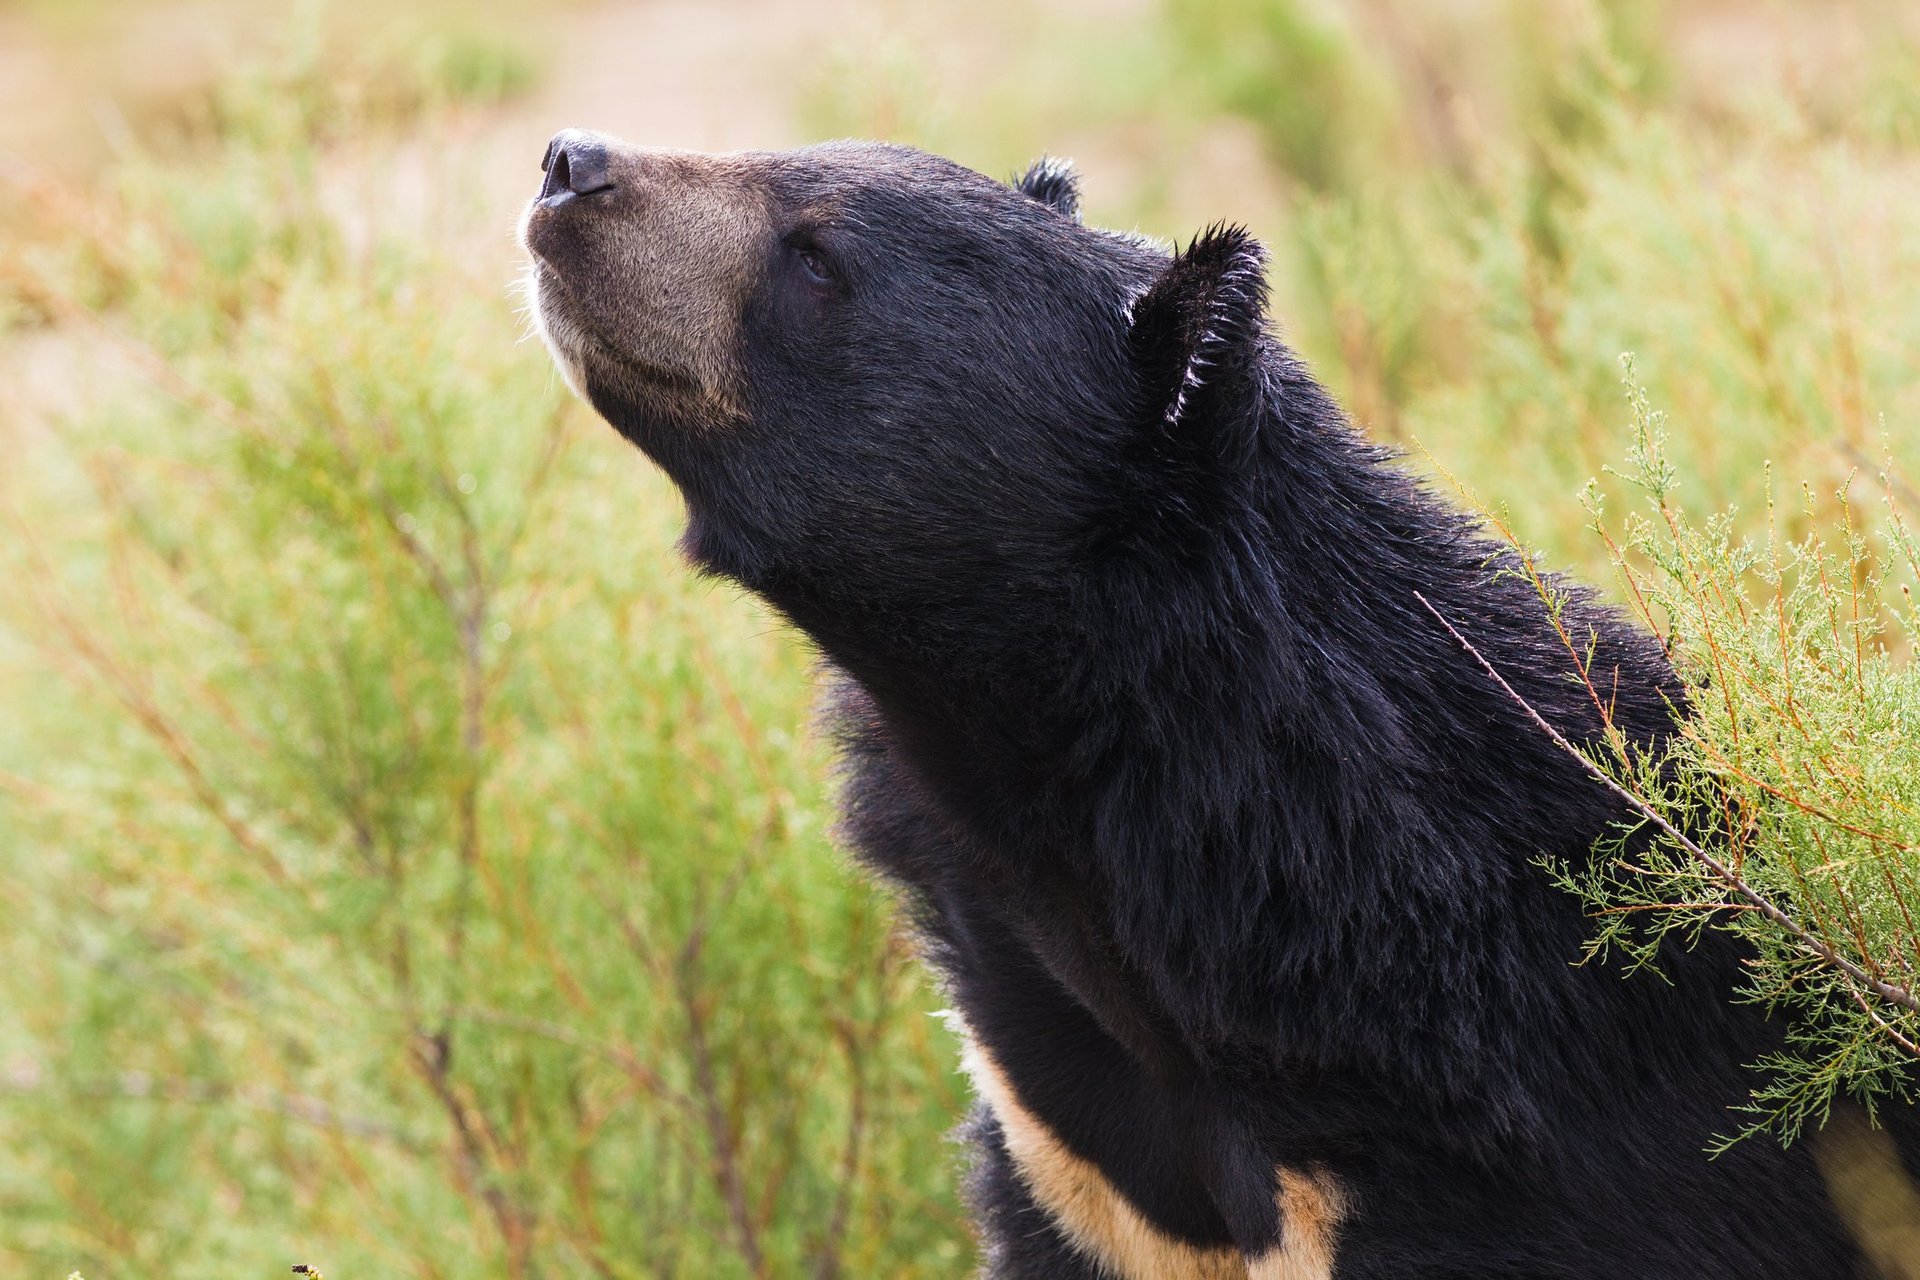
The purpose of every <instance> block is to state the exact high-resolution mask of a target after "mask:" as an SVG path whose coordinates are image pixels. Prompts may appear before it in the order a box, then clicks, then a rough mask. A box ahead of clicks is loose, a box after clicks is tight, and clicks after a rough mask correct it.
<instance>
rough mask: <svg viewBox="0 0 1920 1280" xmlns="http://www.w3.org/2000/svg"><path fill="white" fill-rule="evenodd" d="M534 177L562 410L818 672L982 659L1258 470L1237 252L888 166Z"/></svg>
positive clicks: (849, 157)
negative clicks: (1008, 632)
mask: <svg viewBox="0 0 1920 1280" xmlns="http://www.w3.org/2000/svg"><path fill="white" fill-rule="evenodd" d="M543 168H544V171H545V175H546V176H545V180H544V182H543V184H542V186H541V189H540V193H539V195H538V196H537V197H536V198H535V199H534V200H533V201H532V202H531V204H530V205H529V206H528V208H527V211H526V214H525V217H524V219H523V222H522V237H523V239H524V241H525V244H526V247H527V249H528V251H529V253H530V256H531V260H532V265H531V268H530V272H529V279H530V284H531V291H532V294H533V310H534V312H535V315H536V323H537V324H538V326H539V328H540V330H541V332H542V334H543V335H544V337H545V338H546V340H547V342H548V344H549V346H550V347H551V348H552V350H553V352H554V354H555V357H556V358H557V360H558V362H559V364H560V366H561V368H562V370H563V371H564V372H565V375H566V377H567V379H568V381H569V383H570V384H571V385H572V387H573V388H574V389H575V390H576V391H577V392H578V393H579V394H580V395H582V396H583V397H585V398H586V399H587V400H589V401H590V402H591V403H592V404H593V406H594V407H595V408H596V409H597V410H598V411H599V412H600V413H601V414H602V415H604V416H605V417H606V418H607V419H608V421H610V422H611V423H612V424H613V425H614V426H615V427H616V428H618V429H619V430H620V432H621V433H622V434H624V435H625V436H626V437H627V438H629V439H630V440H632V441H633V442H634V443H635V444H637V445H639V446H640V447H641V448H642V449H643V450H645V451H646V452H647V453H648V454H649V455H650V456H651V457H652V458H654V460H655V461H657V462H658V463H659V464H660V465H661V466H662V467H663V468H664V469H665V470H666V471H667V472H668V474H669V475H670V476H671V477H672V478H673V480H674V481H675V482H676V483H677V484H678V485H679V487H680V488H681V490H682V491H683V493H684V494H685V496H686V498H687V503H688V513H689V525H688V532H687V537H686V539H685V543H684V545H685V547H686V549H687V550H688V552H689V553H690V554H691V555H692V557H693V558H694V559H695V560H696V561H697V562H699V563H701V564H703V565H704V566H706V567H707V568H709V569H711V570H714V571H717V572H720V573H723V574H725V575H727V576H730V577H733V578H735V579H737V580H739V581H741V582H742V583H744V584H745V585H747V586H749V587H751V588H753V589H755V590H758V591H759V592H761V593H762V594H764V595H766V596H767V597H768V598H770V599H771V600H772V601H773V602H774V603H775V604H776V605H778V606H779V607H781V608H782V609H784V610H785V611H786V612H788V613H789V614H790V615H792V616H794V617H795V619H796V620H797V621H799V622H801V624H802V625H803V626H805V627H806V628H807V629H808V630H809V631H811V632H813V633H814V634H815V636H816V638H819V639H821V640H823V641H826V642H828V648H829V649H830V650H833V649H836V648H838V647H840V646H838V645H836V644H835V643H834V641H835V640H836V639H837V638H839V637H838V636H837V635H836V633H837V632H840V631H843V630H844V631H847V632H848V635H847V636H846V637H845V639H846V643H847V644H849V645H856V646H857V645H858V644H860V643H863V642H871V641H873V640H874V637H875V635H876V633H877V632H883V631H885V630H886V629H887V628H889V627H892V628H893V629H894V631H895V632H897V633H900V634H902V635H904V633H905V632H906V631H909V630H911V629H912V628H913V626H914V625H922V626H937V625H938V623H937V618H938V616H939V615H941V614H942V612H943V611H944V612H945V613H947V614H951V612H952V611H953V610H956V609H961V610H971V611H973V612H975V613H976V614H977V615H979V616H976V617H973V618H971V619H969V620H967V621H966V622H964V623H962V622H957V621H955V622H952V626H951V630H952V632H953V633H954V634H965V635H966V636H968V637H969V640H970V642H971V643H978V642H979V640H980V638H981V637H982V636H983V635H989V634H992V631H993V628H990V627H983V626H982V625H980V624H981V622H982V621H983V620H993V619H997V620H999V621H1000V622H1002V623H1004V622H1006V621H1008V620H1010V619H1015V618H1020V617H1022V616H1023V615H1026V616H1028V617H1032V616H1038V614H1039V613H1042V612H1044V611H1045V610H1046V609H1048V608H1052V607H1055V606H1057V605H1058V604H1059V603H1060V597H1061V596H1062V594H1063V593H1068V594H1070V593H1071V592H1072V591H1073V589H1074V588H1073V583H1074V581H1075V580H1076V578H1077V577H1079V576H1081V575H1082V574H1083V573H1084V572H1086V571H1087V570H1088V569H1089V567H1090V566H1093V565H1097V564H1098V563H1099V562H1100V561H1101V559H1102V558H1103V557H1107V556H1109V555H1110V554H1113V553H1114V552H1115V551H1116V549H1124V548H1125V547H1126V546H1127V545H1129V544H1136V543H1140V542H1142V541H1143V540H1145V541H1153V542H1155V543H1160V542H1163V541H1165V540H1166V539H1169V538H1171V539H1174V540H1175V541H1177V540H1178V539H1180V538H1181V537H1182V536H1184V535H1183V531H1189V530H1190V529H1191V528H1193V527H1197V526H1198V525H1200V524H1203V523H1204V522H1205V520H1206V519H1207V512H1208V511H1209V510H1210V509H1212V508H1217V507H1218V506H1219V503H1218V501H1217V500H1216V499H1217V498H1218V497H1219V495H1220V494H1221V493H1222V492H1225V491H1226V490H1229V489H1231V487H1232V486H1233V485H1235V484H1236V483H1238V482H1239V481H1238V478H1239V477H1240V476H1241V475H1242V474H1243V473H1244V472H1245V471H1246V470H1247V469H1248V462H1249V450H1250V448H1251V441H1252V438H1253V436H1254V435H1255V434H1256V419H1257V417H1258V410H1257V402H1258V400H1259V394H1260V383H1261V378H1262V370H1263V368H1266V367H1269V362H1264V361H1263V358H1262V352H1263V347H1264V345H1265V344H1266V343H1267V341H1268V339H1267V338H1266V336H1265V322H1264V315H1263V311H1264V283H1263V275H1262V255H1261V250H1260V248H1259V246H1258V245H1256V244H1255V243H1254V242H1253V241H1252V240H1251V239H1249V238H1248V237H1247V236H1246V235H1245V233H1244V232H1242V231H1239V230H1237V229H1233V228H1218V229H1215V230H1214V231H1212V232H1210V233H1208V234H1206V235H1205V236H1203V237H1201V238H1200V239H1198V240H1196V241H1195V242H1194V243H1193V244H1192V245H1191V246H1190V247H1189V248H1188V250H1187V251H1186V252H1184V253H1179V254H1169V252H1168V251H1167V250H1166V249H1164V248H1160V247H1157V246H1155V245H1153V244H1151V243H1149V242H1147V241H1145V240H1143V239H1142V238H1140V237H1138V236H1133V235H1120V234H1113V233H1109V232H1104V231H1099V230H1095V229H1092V228H1089V227H1086V226H1084V225H1082V224H1081V222H1080V221H1079V217H1078V209H1077V203H1078V196H1077V192H1076V190H1075V186H1074V181H1073V178H1072V175H1071V174H1070V173H1069V172H1068V171H1067V170H1066V169H1065V168H1064V167H1062V166H1059V165H1057V164H1053V163H1049V162H1042V163H1040V164H1037V165H1035V166H1034V167H1033V168H1032V169H1031V170H1030V171H1029V172H1028V173H1027V174H1026V175H1025V176H1024V177H1023V178H1021V179H1020V180H1019V181H1017V182H1015V183H1013V184H1011V185H1009V184H1005V183H1001V182H997V181H994V180H992V179H990V178H986V177H983V176H982V175H980V174H977V173H974V172H972V171H970V170H967V169H965V168H962V167H960V166H959V165H956V164H953V163H951V162H949V161H946V160H942V159H940V158H938V157H935V156H931V155H927V154H924V153H922V152H919V151H915V150H912V149H910V148H907V147H901V146H890V145H879V144H866V143H844V142H843V143H831V144H826V145H822V146H814V147H808V148H804V149H802V150H797V151H790V152H738V153H732V154H725V155H706V154H699V153H693V152H684V151H665V150H653V149H647V148H640V147H633V146H628V145H625V144H623V143H621V142H619V141H617V140H615V139H613V138H609V137H606V136H603V135H599V134H592V133H587V132H583V131H576V130H569V131H567V132H564V133H562V134H560V135H559V136H558V137H556V138H555V139H554V140H553V142H552V144H551V145H550V146H549V148H548V151H547V156H546V159H545V162H544V165H543ZM1030 610H1031V612H1030ZM986 615H992V617H991V619H989V618H987V617H986ZM850 618H857V619H858V621H857V623H850V622H849V619H850ZM919 639H920V641H921V642H923V643H928V642H933V641H932V638H931V637H930V636H929V635H926V634H922V635H921V636H920V637H919ZM836 656H840V657H842V659H843V660H845V659H846V658H847V657H848V656H849V655H846V654H836Z"/></svg>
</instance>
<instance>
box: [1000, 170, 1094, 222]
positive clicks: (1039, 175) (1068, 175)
mask: <svg viewBox="0 0 1920 1280" xmlns="http://www.w3.org/2000/svg"><path fill="white" fill-rule="evenodd" d="M1013 186H1014V190H1016V191H1018V192H1020V193H1021V194H1022V195H1025V196H1027V197H1028V198H1030V199H1033V200H1038V201H1039V202H1040V203H1041V204H1044V205H1046V206H1047V207H1048V208H1050V209H1052V210H1053V211H1054V212H1055V213H1061V214H1065V215H1066V216H1067V217H1069V218H1073V219H1075V220H1076V221H1077V220H1078V219H1079V217H1080V179H1079V178H1078V177H1077V176H1075V174H1074V172H1073V166H1072V165H1071V164H1068V163H1067V162H1066V161H1065V160H1056V159H1054V158H1053V157H1052V156H1042V157H1040V158H1039V159H1038V160H1035V161H1034V162H1033V163H1032V164H1030V165H1028V166H1027V171H1026V172H1025V173H1023V174H1021V175H1020V177H1019V178H1017V179H1015V180H1014V184H1013Z"/></svg>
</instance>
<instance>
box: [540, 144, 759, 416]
mask: <svg viewBox="0 0 1920 1280" xmlns="http://www.w3.org/2000/svg"><path fill="white" fill-rule="evenodd" d="M578 136H590V137H591V138H592V139H593V140H594V141H597V142H600V143H602V144H604V145H605V146H606V148H607V171H608V177H609V178H610V179H611V181H612V183H613V186H612V189H611V190H608V191H601V192H597V193H594V194H592V195H586V196H575V195H572V194H571V193H566V194H563V195H562V196H560V197H559V198H557V199H552V200H541V199H536V200H534V201H533V202H531V203H530V204H529V205H528V206H527V210H526V213H525V214H524V215H523V217H522V219H521V224H520V238H521V242H522V244H523V245H524V246H525V247H526V249H527V252H528V254H529V255H530V257H531V266H530V268H529V271H528V290H529V293H530V295H531V297H530V302H531V304H532V313H533V317H534V323H535V325H536V326H537V327H538V329H539V331H540V334H541V336H542V337H543V338H544V339H545V340H546V342H547V345H548V346H549V347H550V348H551V349H552V350H553V354H554V357H555V359H556V360H557V361H558V362H559V364H560V367H561V368H562V370H564V371H565V373H566V375H567V378H568V381H569V382H570V383H571V384H572V386H573V388H574V390H575V391H576V392H579V393H581V394H582V395H585V394H587V392H588V388H589V386H590V385H591V386H595V387H605V388H609V389H612V390H614V391H616V392H617V393H619V394H622V395H625V396H629V397H633V398H637V399H640V400H642V401H644V402H648V403H652V404H655V405H660V406H662V407H672V408H675V409H678V410H680V411H682V412H683V413H687V414H689V415H691V416H695V417H698V418H700V419H702V420H709V421H710V420H723V419H725V418H727V417H730V416H733V415H734V414H735V413H736V412H737V405H738V401H739V388H740V378H741V375H740V358H739V332H740V320H741V312H742V308H743V307H744V305H745V302H746V299H747V297H748V296H749V294H750V293H751V291H752V289H753V287H754V285H755V284H756V282H757V281H758V278H759V276H760V273H761V272H762V271H763V270H764V264H765V262H766V261H767V257H768V253H769V249H770V246H771V242H772V237H773V223H772V215H771V210H770V200H769V197H768V194H767V185H766V182H765V180H764V176H763V174H762V167H763V165H764V164H765V161H764V160H763V159H761V158H759V157H755V156H752V155H748V154H737V155H705V154H702V153H700V152H693V151H667V150H655V149H649V148H643V147H633V146H629V145H627V144H626V143H623V142H620V141H619V140H617V139H614V138H610V137H606V136H604V135H578Z"/></svg>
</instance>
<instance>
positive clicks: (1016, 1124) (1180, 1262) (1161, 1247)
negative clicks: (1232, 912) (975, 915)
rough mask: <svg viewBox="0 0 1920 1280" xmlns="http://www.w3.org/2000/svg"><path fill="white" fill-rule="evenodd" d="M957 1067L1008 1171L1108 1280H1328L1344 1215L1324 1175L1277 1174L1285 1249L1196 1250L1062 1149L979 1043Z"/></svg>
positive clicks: (970, 1045)
mask: <svg viewBox="0 0 1920 1280" xmlns="http://www.w3.org/2000/svg"><path fill="white" fill-rule="evenodd" d="M966 1045H967V1047H966V1052H965V1056H964V1058H963V1059H962V1063H963V1065H964V1066H965V1068H966V1071H967V1074H968V1075H969V1076H971V1077H972V1078H973V1084H974V1088H975V1090H976V1091H978V1093H979V1094H980V1096H981V1098H983V1099H984V1100H985V1101H986V1103H987V1105H988V1106H990V1107H992V1108H993V1114H994V1117H995V1118H996V1119H998V1120H999V1122H1000V1131H1001V1133H1002V1134H1003V1135H1004V1137H1005V1140H1006V1144H1007V1153H1008V1154H1009V1155H1010V1156H1012V1157H1013V1164H1014V1168H1015V1169H1017V1170H1018V1171H1019V1173H1020V1177H1021V1180H1022V1181H1024V1182H1025V1183H1026V1184H1027V1189H1028V1190H1029V1191H1030V1192H1032V1193H1033V1198H1034V1199H1035V1200H1036V1201H1037V1202H1038V1203H1039V1204H1040V1205H1041V1206H1042V1207H1043V1208H1045V1209H1046V1211H1047V1212H1048V1213H1049V1214H1050V1215H1051V1216H1052V1218H1053V1220H1054V1222H1055V1224H1056V1225H1058V1226H1059V1228H1060V1230H1061V1231H1062V1232H1063V1233H1064V1234H1065V1235H1066V1237H1067V1238H1068V1239H1069V1240H1071V1241H1072V1242H1073V1245H1074V1247H1075V1248H1077V1249H1079V1250H1080V1251H1081V1252H1082V1253H1084V1254H1086V1255H1087V1256H1088V1257H1090V1258H1093V1259H1095V1260H1097V1261H1098V1262H1099V1263H1100V1264H1101V1266H1102V1268H1103V1269H1104V1270H1105V1271H1106V1272H1107V1273H1108V1274H1109V1275H1110V1276H1112V1277H1114V1280H1331V1277H1332V1275H1333V1253H1334V1236H1335V1231H1336V1230H1337V1228H1338V1227H1339V1224H1340V1219H1341V1216H1342V1214H1343V1213H1344V1211H1345V1207H1346V1206H1345V1201H1344V1198H1343V1197H1342V1195H1341V1193H1340V1188H1339V1186H1338V1185H1337V1184H1336V1183H1335V1182H1334V1180H1333V1179H1332V1178H1331V1177H1329V1176H1328V1175H1327V1174H1325V1173H1323V1172H1317V1171H1316V1172H1301V1171H1299V1170H1295V1169H1288V1168H1284V1167H1283V1168H1281V1169H1280V1170H1279V1182H1280V1190H1279V1192H1278V1196H1279V1202H1280V1215H1281V1222H1282V1223H1283V1224H1284V1225H1283V1233H1282V1234H1283V1238H1284V1241H1285V1242H1284V1243H1283V1244H1282V1245H1281V1246H1280V1247H1279V1248H1277V1249H1270V1250H1268V1251H1266V1252H1265V1253H1262V1254H1260V1255H1259V1256H1257V1257H1253V1258H1249V1257H1248V1256H1247V1255H1246V1254H1244V1253H1242V1252H1240V1251H1239V1250H1238V1249H1234V1248H1231V1247H1228V1246H1224V1245H1222V1246H1214V1247H1210V1248H1200V1247H1198V1246H1195V1245H1191V1244H1187V1243H1185V1242H1183V1241H1180V1240H1176V1239H1174V1238H1172V1237H1171V1236H1168V1235H1166V1234H1165V1233H1163V1232H1161V1231H1159V1230H1157V1229H1156V1228H1155V1227H1154V1226H1153V1224H1152V1223H1150V1222H1148V1221H1147V1220H1146V1219H1145V1218H1143V1217H1141V1216H1140V1211H1139V1210H1137V1209H1135V1208H1134V1207H1133V1205H1132V1204H1131V1203H1130V1202H1129V1201H1128V1200H1127V1198H1126V1197H1125V1196H1123V1195H1121V1194H1120V1192H1119V1191H1118V1190H1116V1189H1115V1188H1114V1186H1113V1184H1112V1183H1111V1182H1109V1181H1107V1178H1106V1175H1105V1174H1103V1173H1101V1172H1100V1169H1099V1167H1098V1166H1097V1165H1095V1164H1094V1163H1093V1162H1091V1161H1089V1160H1083V1159H1081V1158H1080V1157H1079V1156H1077V1155H1075V1154H1074V1153H1073V1152H1072V1151H1070V1150H1068V1149H1067V1146H1066V1144H1065V1143H1063V1142H1061V1141H1060V1139H1059V1138H1058V1137H1057V1136H1056V1135H1055V1134H1054V1132H1053V1130H1051V1129H1049V1128H1048V1127H1047V1126H1046V1124H1045V1122H1043V1121H1042V1120H1041V1119H1040V1117H1038V1116H1036V1115H1034V1114H1033V1113H1032V1112H1031V1111H1029V1110H1027V1108H1026V1106H1025V1104H1023V1103H1022V1102H1021V1101H1020V1099H1019V1097H1018V1096H1017V1095H1016V1094H1015V1093H1014V1091H1013V1086H1012V1084H1011V1083H1010V1082H1009V1081H1008V1080H1007V1077H1006V1074H1005V1073H1004V1072H1002V1071H1001V1070H1000V1066H999V1064H998V1063H996V1062H995V1061H994V1060H993V1058H992V1056H991V1055H989V1054H988V1053H987V1051H986V1050H985V1049H983V1048H981V1046H980V1043H979V1041H978V1040H976V1039H974V1038H973V1037H972V1036H971V1035H969V1036H967V1037H966Z"/></svg>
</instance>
